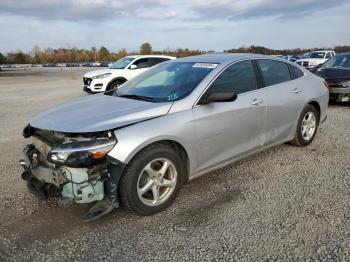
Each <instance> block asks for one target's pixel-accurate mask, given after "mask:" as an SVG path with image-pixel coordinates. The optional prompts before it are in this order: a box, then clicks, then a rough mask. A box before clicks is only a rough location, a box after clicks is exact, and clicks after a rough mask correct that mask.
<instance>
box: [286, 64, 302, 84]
mask: <svg viewBox="0 0 350 262" xmlns="http://www.w3.org/2000/svg"><path fill="white" fill-rule="evenodd" d="M288 67H289V71H290V76H291V77H292V79H293V80H294V79H298V78H300V77H303V76H304V73H303V71H301V70H300V69H299V68H297V67H296V66H293V65H290V64H288Z"/></svg>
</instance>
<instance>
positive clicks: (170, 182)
mask: <svg viewBox="0 0 350 262" xmlns="http://www.w3.org/2000/svg"><path fill="white" fill-rule="evenodd" d="M183 174H184V172H183V165H182V163H181V159H180V157H179V156H178V154H176V152H175V150H174V149H173V148H171V147H170V146H168V145H165V144H155V145H151V146H148V147H147V148H145V149H143V150H142V151H141V152H140V153H138V154H137V155H136V156H135V157H134V159H133V160H132V161H131V162H130V163H129V164H128V166H127V167H126V170H125V172H124V174H123V176H122V177H121V181H120V183H119V192H120V193H119V199H120V201H121V203H122V205H123V206H125V207H127V208H128V209H130V210H132V211H134V212H135V213H137V214H140V215H145V216H148V215H153V214H156V213H158V212H160V211H162V210H164V209H166V208H167V207H169V206H170V205H171V204H172V203H173V202H174V200H175V198H176V196H177V194H178V192H179V190H180V188H181V185H182V181H183V176H184V175H183Z"/></svg>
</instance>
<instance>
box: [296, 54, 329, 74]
mask: <svg viewBox="0 0 350 262" xmlns="http://www.w3.org/2000/svg"><path fill="white" fill-rule="evenodd" d="M334 56H335V52H334V51H332V50H321V51H314V52H309V53H306V54H304V55H303V58H302V59H299V60H297V61H296V63H297V64H298V65H301V66H303V67H305V68H306V69H312V68H314V67H315V66H318V65H320V64H323V63H324V62H326V61H327V60H328V59H330V58H332V57H334Z"/></svg>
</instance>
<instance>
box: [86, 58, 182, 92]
mask: <svg viewBox="0 0 350 262" xmlns="http://www.w3.org/2000/svg"><path fill="white" fill-rule="evenodd" d="M172 59H175V57H172V56H163V55H132V56H126V57H124V58H122V59H119V60H118V61H117V62H115V63H113V64H112V66H110V67H109V68H107V69H99V70H94V71H91V72H88V73H86V74H85V75H84V76H83V81H84V91H86V92H88V93H97V92H105V91H108V90H112V89H114V88H117V87H118V86H120V85H121V84H123V83H125V82H126V81H128V80H130V79H132V78H134V77H135V76H137V75H139V74H141V73H142V72H144V71H146V70H147V69H148V68H150V67H152V66H154V65H156V64H159V63H162V62H165V61H168V60H172Z"/></svg>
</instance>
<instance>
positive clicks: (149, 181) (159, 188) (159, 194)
mask: <svg viewBox="0 0 350 262" xmlns="http://www.w3.org/2000/svg"><path fill="white" fill-rule="evenodd" d="M176 182H177V170H176V167H175V165H174V164H173V163H172V162H171V161H170V160H169V159H166V158H158V159H154V160H152V161H151V162H149V163H148V164H147V165H146V166H145V167H144V169H143V170H142V171H141V173H140V175H139V178H138V181H137V195H138V197H139V199H140V200H141V202H142V203H143V204H145V205H147V206H159V205H161V204H162V203H164V202H165V201H166V200H167V199H169V197H170V196H171V195H172V193H173V192H174V189H175V186H176Z"/></svg>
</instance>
